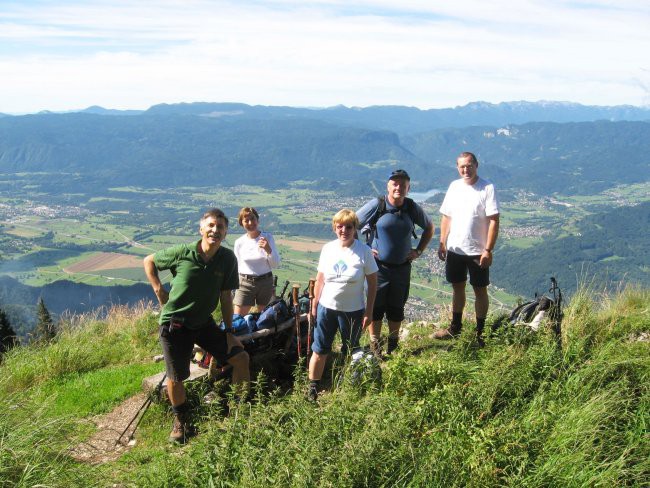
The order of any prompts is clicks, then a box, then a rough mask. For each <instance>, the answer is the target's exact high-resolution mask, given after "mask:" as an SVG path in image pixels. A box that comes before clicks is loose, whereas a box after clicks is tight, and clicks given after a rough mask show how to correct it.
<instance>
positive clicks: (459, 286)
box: [451, 281, 467, 313]
mask: <svg viewBox="0 0 650 488" xmlns="http://www.w3.org/2000/svg"><path fill="white" fill-rule="evenodd" d="M466 283H467V282H466V281H461V282H460V283H452V284H451V286H452V288H453V291H454V294H453V296H452V299H451V309H452V312H455V313H463V309H464V308H465V299H466V298H465V285H466Z"/></svg>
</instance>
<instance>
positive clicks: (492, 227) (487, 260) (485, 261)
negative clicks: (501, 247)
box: [479, 214, 499, 268]
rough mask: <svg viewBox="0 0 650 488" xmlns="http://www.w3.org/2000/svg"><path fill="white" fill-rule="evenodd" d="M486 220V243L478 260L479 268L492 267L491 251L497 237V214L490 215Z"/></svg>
mask: <svg viewBox="0 0 650 488" xmlns="http://www.w3.org/2000/svg"><path fill="white" fill-rule="evenodd" d="M488 219H489V221H490V222H489V224H488V235H487V243H486V244H485V249H484V250H483V253H482V254H481V257H480V259H479V266H480V267H481V268H489V267H490V266H491V265H492V251H493V250H494V246H495V244H496V243H497V237H498V236H499V214H496V215H490V216H489V217H488Z"/></svg>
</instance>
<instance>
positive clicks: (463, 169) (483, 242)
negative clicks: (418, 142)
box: [434, 152, 499, 345]
mask: <svg viewBox="0 0 650 488" xmlns="http://www.w3.org/2000/svg"><path fill="white" fill-rule="evenodd" d="M456 166H457V169H458V174H459V175H460V178H459V179H457V180H455V181H452V183H451V185H449V189H448V190H447V194H446V195H445V199H444V200H443V202H442V206H441V207H440V213H441V214H442V219H441V221H440V247H439V248H438V257H439V258H440V259H441V260H443V261H445V274H446V277H447V281H448V282H450V283H451V286H452V288H453V296H452V320H451V325H450V326H449V327H448V328H446V329H442V330H439V331H437V332H436V333H435V334H434V337H435V338H437V339H451V338H453V337H456V336H458V335H459V334H460V331H461V327H462V318H463V309H464V308H465V285H466V283H467V274H468V273H469V283H470V285H472V288H473V289H474V296H475V297H476V301H475V303H474V310H475V313H476V336H477V341H478V343H479V345H483V328H484V326H485V318H486V317H487V312H488V307H489V299H488V293H487V286H488V285H489V284H490V266H491V265H492V252H493V250H494V245H495V244H496V240H497V236H498V234H499V202H498V200H497V196H496V192H495V190H494V185H493V184H492V183H490V182H489V181H487V180H484V179H483V178H480V177H479V176H478V160H477V159H476V156H475V155H474V154H472V153H471V152H463V153H461V154H460V156H458V159H457V161H456Z"/></svg>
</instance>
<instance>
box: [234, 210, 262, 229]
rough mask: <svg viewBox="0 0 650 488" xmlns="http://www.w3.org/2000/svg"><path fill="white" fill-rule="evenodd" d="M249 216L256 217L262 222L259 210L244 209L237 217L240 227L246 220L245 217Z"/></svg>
mask: <svg viewBox="0 0 650 488" xmlns="http://www.w3.org/2000/svg"><path fill="white" fill-rule="evenodd" d="M247 215H254V216H255V218H256V219H257V220H260V214H258V213H257V210H255V209H254V208H253V207H244V208H242V209H241V210H240V211H239V215H238V216H237V222H239V225H241V221H242V220H244V217H246V216H247Z"/></svg>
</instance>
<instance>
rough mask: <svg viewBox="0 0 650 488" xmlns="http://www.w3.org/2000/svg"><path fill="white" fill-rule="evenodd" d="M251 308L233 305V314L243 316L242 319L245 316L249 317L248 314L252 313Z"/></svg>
mask: <svg viewBox="0 0 650 488" xmlns="http://www.w3.org/2000/svg"><path fill="white" fill-rule="evenodd" d="M250 309H251V306H250V305H233V313H237V314H239V315H241V316H242V317H243V316H244V315H248V312H250Z"/></svg>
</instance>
